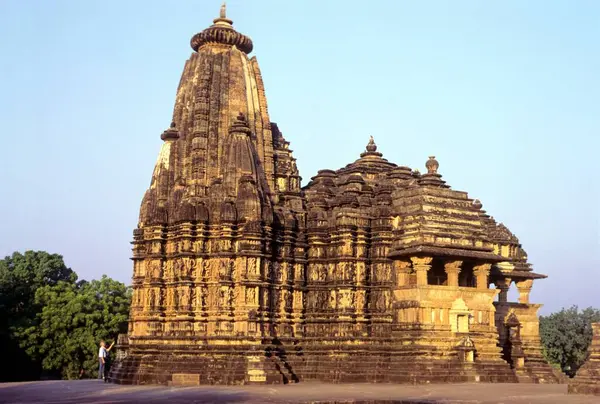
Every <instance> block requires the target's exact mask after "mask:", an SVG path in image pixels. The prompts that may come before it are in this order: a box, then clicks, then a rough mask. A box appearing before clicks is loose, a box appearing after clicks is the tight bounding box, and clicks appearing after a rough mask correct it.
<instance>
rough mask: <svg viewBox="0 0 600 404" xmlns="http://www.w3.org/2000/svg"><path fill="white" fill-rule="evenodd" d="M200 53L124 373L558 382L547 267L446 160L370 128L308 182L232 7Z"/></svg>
mask: <svg viewBox="0 0 600 404" xmlns="http://www.w3.org/2000/svg"><path fill="white" fill-rule="evenodd" d="M191 46H192V48H193V50H194V53H192V56H191V57H190V59H189V60H188V61H187V62H186V64H185V67H184V71H183V74H182V77H181V81H180V84H179V88H178V90H177V97H176V101H175V108H174V112H173V123H172V124H171V125H170V127H169V128H168V129H167V130H165V131H164V132H163V133H162V135H161V138H162V139H163V141H164V144H163V145H162V148H161V150H160V154H159V158H158V161H157V163H156V167H155V169H154V173H153V175H152V181H151V184H150V188H149V189H148V191H147V192H146V194H145V196H144V199H143V201H142V205H141V209H140V220H139V225H138V228H137V229H136V230H135V231H134V242H133V246H134V247H133V261H134V274H133V287H134V294H133V302H132V308H131V319H130V323H129V333H128V335H127V336H125V335H123V336H121V337H120V345H121V347H122V348H123V349H122V350H121V354H120V357H119V361H118V364H117V366H115V367H114V370H113V377H114V378H115V380H117V381H119V382H122V383H174V384H177V383H192V384H195V383H249V382H255V383H264V382H286V381H298V380H308V379H318V380H325V381H335V382H338V381H392V382H426V381H431V382H436V381H438V382H439V381H469V380H480V381H505V382H506V381H517V380H519V381H535V382H544V381H546V382H550V381H554V380H555V376H554V374H553V373H552V370H551V368H550V367H549V366H548V365H547V364H546V363H545V362H544V360H543V359H542V356H541V354H540V344H539V335H538V320H537V311H538V309H539V307H540V305H535V304H530V303H529V291H530V289H531V286H532V282H533V280H534V279H538V278H543V277H544V276H543V275H538V274H536V273H534V272H532V270H531V267H530V265H529V264H528V263H527V257H526V255H525V253H524V251H523V249H522V248H521V245H520V244H519V241H518V240H517V239H516V237H515V236H514V235H513V234H512V233H511V232H510V231H509V230H508V229H507V228H506V227H505V226H503V225H502V224H497V223H496V222H495V221H494V219H493V218H491V217H490V216H489V215H487V214H486V213H485V211H484V210H482V205H481V203H480V202H479V201H477V200H473V199H470V198H469V197H468V195H467V194H466V193H465V192H460V191H455V190H452V189H450V187H449V186H448V185H446V183H445V181H444V180H442V178H441V175H440V174H438V168H439V164H438V162H437V161H436V160H435V158H434V157H430V159H429V160H428V161H427V163H426V168H427V173H426V174H423V175H421V174H420V173H419V172H418V171H416V170H411V169H410V168H408V167H404V166H398V165H396V164H394V163H391V162H389V161H387V160H386V159H384V158H383V155H382V154H381V153H380V152H378V151H377V146H376V145H375V142H374V141H373V139H372V138H371V140H370V141H369V143H368V145H367V147H366V151H365V152H364V153H362V154H361V155H360V158H359V159H358V160H356V161H355V162H354V163H351V164H349V165H347V166H346V167H344V168H342V169H339V170H337V171H333V170H321V171H319V172H318V174H317V175H316V176H314V177H313V178H312V180H311V181H310V182H309V184H308V185H307V186H306V187H304V188H302V189H301V188H300V180H301V178H300V176H299V173H298V169H297V168H296V163H295V159H294V158H293V156H292V151H291V150H290V148H289V142H287V141H286V140H285V139H284V138H283V135H282V134H281V132H280V131H279V129H278V127H277V125H276V124H274V123H273V122H271V120H270V117H269V114H268V110H267V101H266V97H265V91H264V84H263V80H262V77H261V74H260V69H259V67H258V63H257V60H256V58H255V57H252V58H249V56H248V54H249V53H250V52H251V51H252V48H253V44H252V41H251V40H250V38H248V37H247V36H245V35H243V34H241V33H239V32H237V31H235V30H234V29H233V26H232V21H231V20H229V19H228V18H227V17H226V14H225V8H224V6H223V8H222V9H221V15H220V17H219V18H217V19H215V20H214V24H213V25H212V26H210V27H209V28H207V29H205V30H204V31H202V32H200V33H198V34H196V35H194V36H193V38H192V40H191ZM512 282H514V283H516V285H517V288H518V290H519V292H520V298H519V302H518V303H510V302H508V301H507V291H508V288H509V286H510V284H511V283H512ZM491 283H493V284H495V285H496V286H497V288H496V289H490V288H489V285H490V284H491ZM495 300H497V301H495Z"/></svg>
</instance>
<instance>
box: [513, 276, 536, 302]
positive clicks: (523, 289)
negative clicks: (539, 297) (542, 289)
mask: <svg viewBox="0 0 600 404" xmlns="http://www.w3.org/2000/svg"><path fill="white" fill-rule="evenodd" d="M516 283H517V289H518V290H519V303H525V304H527V303H529V293H530V292H531V287H532V286H533V279H525V280H523V281H519V282H516Z"/></svg>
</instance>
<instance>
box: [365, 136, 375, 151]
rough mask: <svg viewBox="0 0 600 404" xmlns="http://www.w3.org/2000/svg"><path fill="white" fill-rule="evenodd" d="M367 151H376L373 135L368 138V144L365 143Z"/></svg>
mask: <svg viewBox="0 0 600 404" xmlns="http://www.w3.org/2000/svg"><path fill="white" fill-rule="evenodd" d="M367 151H368V152H374V151H377V145H376V144H375V139H373V136H371V137H370V138H369V144H367Z"/></svg>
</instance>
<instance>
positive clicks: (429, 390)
mask: <svg viewBox="0 0 600 404" xmlns="http://www.w3.org/2000/svg"><path fill="white" fill-rule="evenodd" d="M109 402H110V403H131V402H148V403H149V402H152V403H162V402H168V403H170V404H175V403H184V402H185V403H189V402H194V403H210V402H219V403H242V402H243V403H321V404H329V403H331V404H333V403H347V404H350V403H355V404H359V403H361V404H367V403H370V404H383V403H386V404H393V403H394V404H395V403H427V404H433V403H453V404H459V403H470V404H474V403H507V404H508V403H511V404H525V403H531V404H538V403H539V404H542V403H543V404H553V403H557V404H558V403H561V404H562V403H564V404H587V403H590V404H591V403H597V402H598V397H595V396H586V395H567V386H566V385H564V384H563V385H559V384H502V383H496V384H486V383H464V384H430V385H418V386H413V385H395V384H370V383H364V384H362V383H356V384H326V383H310V382H307V383H298V384H293V385H272V386H197V387H186V388H175V387H164V386H123V385H114V384H105V383H103V382H101V381H98V380H76V381H45V382H28V383H5V384H0V403H56V404H58V403H73V404H74V403H109Z"/></svg>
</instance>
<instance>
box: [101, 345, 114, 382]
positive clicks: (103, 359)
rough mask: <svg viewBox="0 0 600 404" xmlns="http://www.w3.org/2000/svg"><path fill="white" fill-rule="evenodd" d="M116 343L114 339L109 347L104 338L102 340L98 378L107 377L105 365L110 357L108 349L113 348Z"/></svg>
mask: <svg viewBox="0 0 600 404" xmlns="http://www.w3.org/2000/svg"><path fill="white" fill-rule="evenodd" d="M114 344H115V342H114V341H113V343H112V344H111V345H110V347H108V349H107V348H106V344H105V342H104V340H101V341H100V350H99V351H98V379H104V378H105V376H104V366H105V365H106V360H107V357H108V351H110V350H111V348H112V347H113V345H114Z"/></svg>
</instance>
